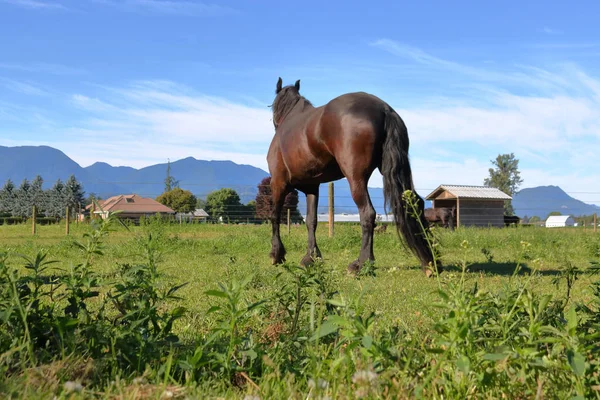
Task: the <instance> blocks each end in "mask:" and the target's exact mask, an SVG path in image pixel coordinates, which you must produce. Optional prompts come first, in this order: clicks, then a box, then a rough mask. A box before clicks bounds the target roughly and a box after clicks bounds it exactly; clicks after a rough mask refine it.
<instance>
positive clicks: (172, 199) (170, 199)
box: [156, 187, 197, 213]
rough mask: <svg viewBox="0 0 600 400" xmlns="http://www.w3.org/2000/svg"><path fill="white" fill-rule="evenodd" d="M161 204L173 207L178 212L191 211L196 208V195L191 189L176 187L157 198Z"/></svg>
mask: <svg viewBox="0 0 600 400" xmlns="http://www.w3.org/2000/svg"><path fill="white" fill-rule="evenodd" d="M156 201H158V202H159V203H161V204H164V205H165V206H167V207H169V208H171V209H172V210H174V211H176V212H178V213H189V212H192V211H194V210H195V209H196V202H197V200H196V196H194V195H193V194H192V192H190V191H189V190H183V189H181V188H178V187H177V188H174V189H172V190H170V191H168V192H165V193H163V194H161V195H160V196H158V197H157V198H156Z"/></svg>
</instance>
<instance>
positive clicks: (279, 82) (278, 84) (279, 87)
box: [275, 77, 283, 94]
mask: <svg viewBox="0 0 600 400" xmlns="http://www.w3.org/2000/svg"><path fill="white" fill-rule="evenodd" d="M282 85H283V81H282V80H281V77H279V79H278V80H277V90H275V94H277V93H279V92H281V87H282Z"/></svg>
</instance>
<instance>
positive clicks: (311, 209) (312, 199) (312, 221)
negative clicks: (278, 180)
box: [300, 185, 321, 267]
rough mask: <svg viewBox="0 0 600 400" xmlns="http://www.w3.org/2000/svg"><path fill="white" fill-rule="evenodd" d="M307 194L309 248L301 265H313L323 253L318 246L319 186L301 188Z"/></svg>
mask: <svg viewBox="0 0 600 400" xmlns="http://www.w3.org/2000/svg"><path fill="white" fill-rule="evenodd" d="M300 190H301V191H303V192H304V193H305V194H306V229H307V230H308V248H307V251H306V255H305V256H304V257H303V258H302V261H300V264H302V265H304V266H305V267H306V266H309V265H312V264H313V262H314V261H315V260H316V259H317V258H321V251H320V250H319V247H318V246H317V238H316V231H317V208H318V206H319V185H311V186H309V187H302V188H300Z"/></svg>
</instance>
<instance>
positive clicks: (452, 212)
mask: <svg viewBox="0 0 600 400" xmlns="http://www.w3.org/2000/svg"><path fill="white" fill-rule="evenodd" d="M455 218H456V207H452V208H446V207H439V208H426V209H425V219H426V220H427V222H429V223H431V224H437V223H441V225H442V226H443V227H445V228H450V229H454V219H455Z"/></svg>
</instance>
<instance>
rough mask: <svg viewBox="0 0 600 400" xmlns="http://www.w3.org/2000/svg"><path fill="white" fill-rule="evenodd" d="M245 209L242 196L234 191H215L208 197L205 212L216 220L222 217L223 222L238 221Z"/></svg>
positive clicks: (226, 189)
mask: <svg viewBox="0 0 600 400" xmlns="http://www.w3.org/2000/svg"><path fill="white" fill-rule="evenodd" d="M243 207H244V205H243V204H242V203H241V202H240V196H239V195H238V194H237V192H236V191H235V190H233V189H229V188H223V189H219V190H215V191H214V192H211V193H209V194H208V196H206V209H205V211H206V212H207V213H208V215H210V216H211V218H213V219H215V220H219V218H220V217H222V218H223V222H226V221H237V220H239V219H240V217H241V215H242V214H243V212H244V210H243Z"/></svg>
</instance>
